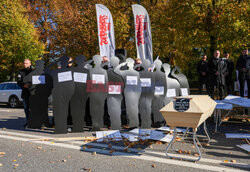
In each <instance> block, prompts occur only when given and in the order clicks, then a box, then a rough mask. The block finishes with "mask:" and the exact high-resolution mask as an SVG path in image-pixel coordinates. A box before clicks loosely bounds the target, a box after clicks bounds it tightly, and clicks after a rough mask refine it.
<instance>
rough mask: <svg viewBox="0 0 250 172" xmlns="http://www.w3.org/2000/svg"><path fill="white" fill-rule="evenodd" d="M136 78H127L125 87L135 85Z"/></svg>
mask: <svg viewBox="0 0 250 172" xmlns="http://www.w3.org/2000/svg"><path fill="white" fill-rule="evenodd" d="M137 84H138V83H137V76H127V85H137Z"/></svg>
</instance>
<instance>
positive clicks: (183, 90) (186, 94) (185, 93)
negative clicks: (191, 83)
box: [181, 88, 188, 96]
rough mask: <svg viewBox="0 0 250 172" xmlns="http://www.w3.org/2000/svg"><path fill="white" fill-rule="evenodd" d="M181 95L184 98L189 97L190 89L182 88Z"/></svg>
mask: <svg viewBox="0 0 250 172" xmlns="http://www.w3.org/2000/svg"><path fill="white" fill-rule="evenodd" d="M181 95H182V96H188V89H187V88H181Z"/></svg>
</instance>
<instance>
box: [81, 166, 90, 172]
mask: <svg viewBox="0 0 250 172" xmlns="http://www.w3.org/2000/svg"><path fill="white" fill-rule="evenodd" d="M83 170H84V171H88V172H91V168H85V167H83Z"/></svg>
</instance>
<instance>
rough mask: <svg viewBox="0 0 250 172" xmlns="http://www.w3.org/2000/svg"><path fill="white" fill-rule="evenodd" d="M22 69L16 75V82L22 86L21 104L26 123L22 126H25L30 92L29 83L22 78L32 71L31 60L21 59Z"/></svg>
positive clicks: (28, 110)
mask: <svg viewBox="0 0 250 172" xmlns="http://www.w3.org/2000/svg"><path fill="white" fill-rule="evenodd" d="M23 67H24V68H23V69H21V70H20V71H19V73H18V75H17V84H18V85H19V86H20V87H21V88H22V94H21V97H22V99H23V106H24V113H25V117H26V123H25V125H24V127H26V126H27V122H28V118H29V112H30V108H29V97H30V92H29V89H28V88H29V87H30V84H28V83H24V81H23V79H24V77H25V76H27V75H28V74H29V73H30V72H32V71H33V69H32V66H31V61H30V60H29V59H25V60H24V61H23Z"/></svg>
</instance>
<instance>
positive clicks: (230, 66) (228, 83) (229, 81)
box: [224, 51, 234, 94]
mask: <svg viewBox="0 0 250 172" xmlns="http://www.w3.org/2000/svg"><path fill="white" fill-rule="evenodd" d="M229 56H230V55H229V53H228V52H226V51H225V52H224V58H225V60H226V63H227V74H226V87H227V94H232V91H233V79H232V75H233V71H234V62H233V60H231V59H229Z"/></svg>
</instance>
